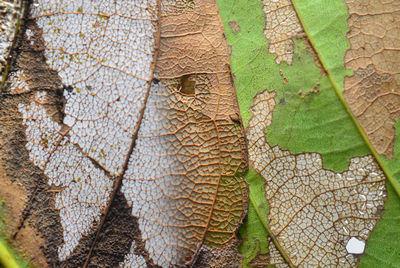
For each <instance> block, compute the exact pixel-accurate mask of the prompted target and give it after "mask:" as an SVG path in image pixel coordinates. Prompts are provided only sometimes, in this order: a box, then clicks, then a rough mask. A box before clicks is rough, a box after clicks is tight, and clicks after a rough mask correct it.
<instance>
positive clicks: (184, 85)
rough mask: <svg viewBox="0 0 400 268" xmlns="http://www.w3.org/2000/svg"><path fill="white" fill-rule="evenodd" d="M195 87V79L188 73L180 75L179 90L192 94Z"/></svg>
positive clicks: (188, 94) (185, 93) (182, 92)
mask: <svg viewBox="0 0 400 268" xmlns="http://www.w3.org/2000/svg"><path fill="white" fill-rule="evenodd" d="M195 88H196V81H195V80H194V79H193V77H191V76H190V75H184V76H182V77H181V81H180V84H179V88H178V89H179V92H180V93H181V94H183V95H187V96H194V94H195Z"/></svg>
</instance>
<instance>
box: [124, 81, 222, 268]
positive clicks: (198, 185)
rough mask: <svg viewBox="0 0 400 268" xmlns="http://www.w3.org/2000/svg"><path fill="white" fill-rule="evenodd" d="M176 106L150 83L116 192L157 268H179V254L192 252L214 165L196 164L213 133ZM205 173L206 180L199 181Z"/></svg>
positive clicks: (172, 95) (175, 99) (211, 190)
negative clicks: (121, 195) (135, 220)
mask: <svg viewBox="0 0 400 268" xmlns="http://www.w3.org/2000/svg"><path fill="white" fill-rule="evenodd" d="M182 98H183V97H182ZM192 99H193V103H195V98H192ZM182 103H183V101H182V100H179V94H177V93H176V92H172V91H171V90H170V89H167V88H166V87H165V86H164V85H163V84H162V83H161V82H159V83H158V84H155V83H153V84H152V87H151V91H150V96H149V100H148V102H147V106H146V110H145V113H144V117H143V121H142V125H141V128H140V130H139V135H138V139H137V141H136V147H135V148H134V150H133V152H132V155H131V157H130V161H129V166H128V170H127V172H126V174H125V176H124V180H123V185H122V188H121V190H122V192H123V193H124V194H125V196H126V199H127V200H128V204H129V205H130V206H132V215H134V216H137V217H138V219H139V220H138V222H139V227H140V230H141V231H142V233H141V234H142V239H143V241H145V247H146V249H147V251H148V252H149V255H150V257H151V258H152V259H153V261H154V263H155V264H158V265H160V266H162V267H171V266H179V265H181V264H182V256H185V255H186V254H187V255H191V254H193V252H191V251H192V250H195V249H196V247H194V246H193V245H197V244H198V243H199V242H201V239H202V235H201V233H202V232H204V231H205V228H206V227H207V224H208V222H207V221H208V216H207V215H208V213H209V212H207V211H208V209H209V207H210V206H212V205H213V203H212V202H213V198H214V194H215V191H216V185H217V184H216V182H213V180H214V178H212V173H211V172H210V171H208V170H207V169H209V170H217V169H215V168H213V165H214V163H212V162H211V161H210V162H207V164H208V165H209V167H207V165H206V162H204V163H202V155H204V156H206V154H212V152H208V151H205V152H204V154H203V153H201V152H200V150H201V148H208V150H211V148H212V146H213V145H214V144H215V140H214V139H213V135H214V134H215V133H214V131H213V130H212V129H208V127H207V126H206V124H204V127H205V128H204V130H203V131H204V132H205V133H204V134H201V133H199V132H198V131H199V130H198V126H196V122H197V123H198V121H200V120H199V119H195V118H194V117H195V116H194V115H193V114H191V113H190V110H191V109H190V107H185V106H183V105H182ZM179 105H182V107H180V108H178V107H179ZM191 121H192V122H191ZM195 121H196V122H195ZM205 136H207V138H208V137H209V138H210V141H209V142H207V140H206V139H205V138H206V137H205ZM201 144H202V146H200V145H201ZM208 158H209V157H207V160H208ZM207 160H206V161H207ZM214 162H215V161H214ZM202 165H204V170H201V166H202ZM197 172H199V173H200V174H197ZM207 172H208V173H207ZM207 174H210V177H209V178H208V177H206V178H204V181H201V180H202V179H203V178H202V176H206V175H207ZM196 178H197V181H196ZM189 219H190V220H189Z"/></svg>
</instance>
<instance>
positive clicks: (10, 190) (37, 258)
mask: <svg viewBox="0 0 400 268" xmlns="http://www.w3.org/2000/svg"><path fill="white" fill-rule="evenodd" d="M0 197H1V198H2V199H3V200H4V203H3V209H4V210H5V216H6V217H5V218H3V219H1V220H3V223H4V225H5V227H6V230H5V233H6V234H9V235H13V234H14V232H15V230H16V229H17V228H18V227H19V226H18V225H19V220H20V216H21V215H22V214H23V213H24V209H25V205H26V202H27V193H26V190H25V188H24V187H23V186H22V185H19V183H18V182H17V181H14V182H12V181H11V180H10V179H9V178H8V176H7V175H6V173H5V172H4V169H3V165H2V164H0ZM12 244H13V246H16V250H17V252H19V253H21V254H22V256H23V257H24V258H27V259H30V260H31V262H32V264H34V265H37V266H39V267H47V262H46V258H45V257H44V255H43V252H42V251H41V250H40V248H41V247H42V246H43V245H45V242H44V240H43V239H42V238H41V237H40V236H39V235H38V234H37V232H36V231H35V230H33V229H32V228H31V227H30V226H29V225H26V226H23V227H22V229H21V231H20V233H19V235H18V236H17V238H16V241H13V243H12Z"/></svg>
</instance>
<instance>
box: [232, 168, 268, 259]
mask: <svg viewBox="0 0 400 268" xmlns="http://www.w3.org/2000/svg"><path fill="white" fill-rule="evenodd" d="M245 178H246V181H247V182H248V183H249V187H250V198H249V199H250V202H249V208H248V212H247V221H246V222H245V224H244V225H243V227H242V228H241V229H240V235H241V237H242V238H243V243H242V244H241V245H240V247H239V252H240V253H241V254H242V255H243V257H244V259H243V267H250V266H249V263H250V262H251V261H252V260H253V259H254V258H255V257H256V256H257V255H264V254H268V240H267V236H268V233H267V231H266V229H265V226H264V224H266V223H265V222H264V223H263V222H261V220H260V218H262V219H267V214H268V204H267V202H266V200H265V192H264V180H263V179H262V178H261V177H260V176H259V175H258V174H257V172H256V171H254V169H252V168H249V170H248V171H247V172H246V174H245ZM259 214H261V215H259ZM260 216H261V217H260Z"/></svg>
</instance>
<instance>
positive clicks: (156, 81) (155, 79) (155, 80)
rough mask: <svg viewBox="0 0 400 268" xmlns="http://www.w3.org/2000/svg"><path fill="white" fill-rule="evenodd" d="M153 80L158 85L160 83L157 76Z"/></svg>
mask: <svg viewBox="0 0 400 268" xmlns="http://www.w3.org/2000/svg"><path fill="white" fill-rule="evenodd" d="M152 82H153V83H154V84H156V85H158V83H160V80H158V79H157V78H153V80H152Z"/></svg>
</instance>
